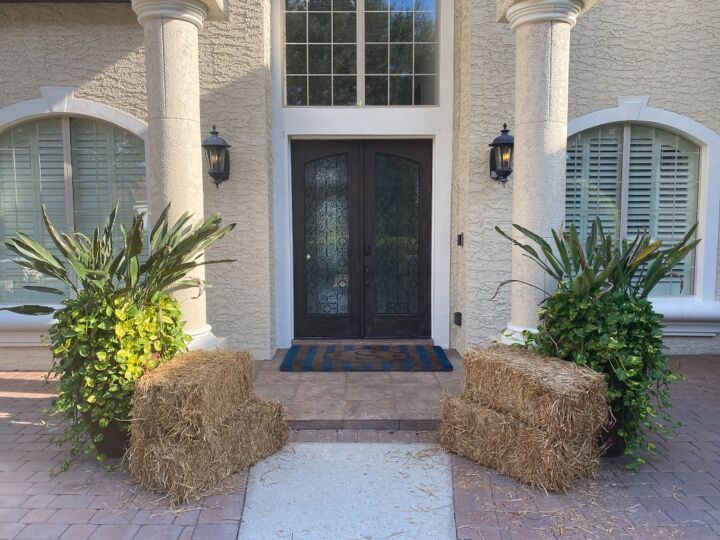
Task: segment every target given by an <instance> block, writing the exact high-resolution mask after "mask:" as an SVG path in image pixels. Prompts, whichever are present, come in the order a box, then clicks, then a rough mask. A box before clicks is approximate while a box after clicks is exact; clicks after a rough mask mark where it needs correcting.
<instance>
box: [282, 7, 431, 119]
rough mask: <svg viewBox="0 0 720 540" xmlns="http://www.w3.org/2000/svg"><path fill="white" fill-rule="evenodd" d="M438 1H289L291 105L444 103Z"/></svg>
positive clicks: (287, 81)
mask: <svg viewBox="0 0 720 540" xmlns="http://www.w3.org/2000/svg"><path fill="white" fill-rule="evenodd" d="M436 2H437V0H285V30H284V36H285V61H284V66H285V104H286V105H287V106H422V105H437V84H438V80H437V79H438V75H437V74H438V65H437V64H438V44H437V36H438V31H437V3H436Z"/></svg>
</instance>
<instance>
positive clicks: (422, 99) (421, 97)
mask: <svg viewBox="0 0 720 540" xmlns="http://www.w3.org/2000/svg"><path fill="white" fill-rule="evenodd" d="M436 103H437V76H436V75H415V105H435V104H436Z"/></svg>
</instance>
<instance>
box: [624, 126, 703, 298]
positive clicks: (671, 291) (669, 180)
mask: <svg viewBox="0 0 720 540" xmlns="http://www.w3.org/2000/svg"><path fill="white" fill-rule="evenodd" d="M630 140H631V143H630V158H629V159H630V168H629V189H628V208H627V230H628V235H630V236H634V235H635V234H637V233H639V232H642V231H644V230H647V231H649V233H650V235H651V236H652V237H653V238H656V239H658V240H661V241H662V242H663V244H664V245H671V244H673V243H676V242H678V241H679V240H680V239H682V237H683V236H684V235H685V233H686V232H687V231H688V229H689V228H690V227H691V226H692V225H693V224H694V223H695V221H696V220H697V190H698V178H699V163H700V149H699V148H698V147H697V146H695V145H694V144H692V143H691V142H689V141H687V140H685V139H683V138H681V137H679V136H678V135H676V134H674V133H669V132H667V131H665V130H662V129H659V128H654V127H650V126H637V125H636V126H632V127H631V136H630ZM694 267H695V261H694V254H690V255H689V256H688V257H687V258H686V259H685V260H684V261H683V262H681V263H680V264H679V265H678V266H677V267H676V268H675V270H674V271H673V273H672V274H671V275H670V276H668V277H667V278H665V279H664V280H663V281H662V282H661V283H660V284H659V285H658V286H657V288H656V289H655V290H654V291H653V295H655V296H670V295H673V296H675V295H688V294H692V293H693V281H694V280H693V275H694Z"/></svg>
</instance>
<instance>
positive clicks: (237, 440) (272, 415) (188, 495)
mask: <svg viewBox="0 0 720 540" xmlns="http://www.w3.org/2000/svg"><path fill="white" fill-rule="evenodd" d="M252 382H253V360H252V357H251V356H250V355H249V354H248V353H231V352H220V351H193V352H189V353H185V354H183V355H180V356H178V357H177V358H175V359H173V360H171V361H170V362H168V363H166V364H163V365H161V366H159V367H158V368H157V369H155V370H153V371H151V372H148V373H146V374H145V375H143V377H141V379H140V380H139V381H138V384H137V385H136V389H135V401H134V407H133V421H132V424H131V428H130V449H129V450H128V464H129V469H130V475H131V476H132V478H133V479H134V480H135V481H137V482H138V483H140V484H141V485H143V486H145V487H147V488H149V489H152V490H157V491H166V492H167V493H168V496H169V498H170V500H171V502H173V503H183V502H186V501H188V500H190V499H194V498H197V497H199V496H202V495H203V494H205V493H207V492H208V491H210V490H211V489H213V488H214V487H216V486H217V485H218V484H219V483H220V482H222V480H223V479H225V478H226V477H228V476H230V475H231V474H233V473H235V472H237V471H239V470H242V469H246V468H247V467H249V466H250V465H252V464H253V463H255V462H257V461H259V460H260V459H263V458H265V457H267V456H269V455H271V454H273V453H275V452H277V451H278V450H280V448H282V447H283V446H284V445H285V444H286V443H287V440H288V436H289V428H288V425H287V423H286V422H285V416H284V415H285V413H284V410H283V407H282V404H281V403H280V402H279V401H263V400H260V399H258V398H257V397H256V396H255V395H254V393H253V390H252Z"/></svg>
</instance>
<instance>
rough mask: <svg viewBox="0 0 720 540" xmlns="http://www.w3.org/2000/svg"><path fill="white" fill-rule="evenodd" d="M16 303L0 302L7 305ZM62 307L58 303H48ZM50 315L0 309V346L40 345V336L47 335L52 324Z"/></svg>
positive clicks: (4, 305)
mask: <svg viewBox="0 0 720 540" xmlns="http://www.w3.org/2000/svg"><path fill="white" fill-rule="evenodd" d="M12 305H17V304H10V303H7V304H2V305H0V307H8V306H12ZM49 305H51V306H53V307H58V308H59V307H62V306H61V305H60V304H49ZM52 321H53V318H52V316H51V315H18V314H17V313H12V312H10V311H0V347H37V346H38V345H42V344H43V343H42V336H44V335H47V332H48V329H49V328H50V325H51V324H52Z"/></svg>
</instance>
